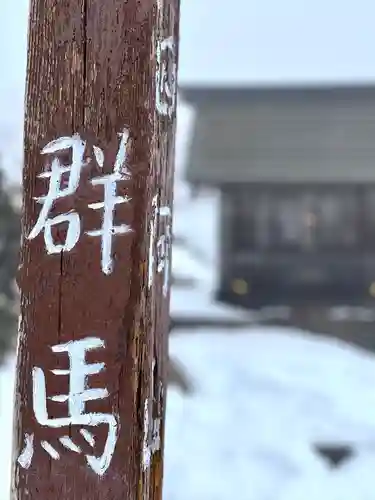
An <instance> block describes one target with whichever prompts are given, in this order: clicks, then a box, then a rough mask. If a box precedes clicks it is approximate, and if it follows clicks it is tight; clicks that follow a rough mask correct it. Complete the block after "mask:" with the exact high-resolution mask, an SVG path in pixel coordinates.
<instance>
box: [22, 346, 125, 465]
mask: <svg viewBox="0 0 375 500" xmlns="http://www.w3.org/2000/svg"><path fill="white" fill-rule="evenodd" d="M104 346H105V344H104V341H103V340H101V339H100V338H96V337H89V338H85V339H82V340H75V341H71V342H68V343H66V344H59V345H55V346H53V347H52V348H51V349H52V351H53V352H54V353H67V354H68V356H69V361H70V367H69V369H68V370H57V369H56V370H52V373H53V374H54V375H57V376H61V375H68V376H69V393H68V394H62V395H60V394H58V395H54V396H51V397H47V394H46V380H45V374H44V371H43V370H42V369H41V368H39V367H34V369H33V372H32V376H33V409H34V414H35V418H36V421H37V422H38V424H39V425H41V426H43V427H49V428H61V427H68V426H80V427H82V426H86V427H87V426H91V427H92V426H98V425H101V424H106V425H108V436H107V440H106V443H105V446H104V451H103V454H102V455H101V456H100V457H96V456H94V455H86V457H85V458H86V461H87V463H88V464H89V466H90V467H91V468H92V470H93V471H94V472H96V473H97V474H98V475H103V474H104V473H105V472H106V470H107V469H108V467H109V465H110V463H111V460H112V456H113V453H114V451H115V447H116V443H117V438H118V431H119V422H118V418H117V417H116V416H115V415H113V414H109V413H87V412H86V411H85V403H86V401H93V400H100V399H104V398H106V397H108V391H107V389H105V388H93V389H88V388H87V377H88V376H89V375H94V374H97V373H100V372H101V371H102V370H103V369H104V368H105V365H104V363H92V364H88V363H87V362H86V353H87V352H88V351H90V350H93V349H98V348H103V347H104ZM48 399H50V400H51V401H56V402H60V403H63V402H67V403H68V416H67V417H62V418H50V417H49V415H48V411H47V400H48ZM80 433H81V435H82V436H83V437H84V439H85V440H86V441H87V442H88V443H89V444H90V445H91V446H92V447H93V446H94V445H95V438H94V435H93V434H92V433H91V432H89V431H88V430H87V429H84V428H81V429H80ZM59 441H60V444H61V445H62V446H63V447H64V448H66V449H68V450H70V451H72V452H75V453H82V451H81V448H80V447H79V446H78V445H77V444H76V443H74V442H73V440H72V439H71V438H70V437H69V436H68V435H64V436H62V437H61V438H60V439H59ZM40 444H41V447H42V448H43V449H44V450H45V451H46V452H47V453H48V454H49V455H50V456H51V457H52V459H54V460H59V459H60V453H59V452H58V450H56V448H55V447H53V446H52V445H51V444H50V443H49V442H48V441H41V443H40ZM33 453H34V435H33V434H31V435H30V434H26V435H25V447H24V449H23V451H22V453H21V455H20V456H19V458H18V463H19V464H20V465H21V466H22V467H24V468H29V467H30V465H31V462H32V458H33Z"/></svg>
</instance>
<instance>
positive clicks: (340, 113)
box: [180, 85, 375, 307]
mask: <svg viewBox="0 0 375 500" xmlns="http://www.w3.org/2000/svg"><path fill="white" fill-rule="evenodd" d="M180 91H181V96H182V98H183V99H184V100H185V101H186V102H187V103H189V104H190V105H192V106H193V107H194V108H195V110H196V119H195V124H194V126H193V133H192V141H191V146H190V151H189V153H188V159H187V166H186V176H187V180H188V181H189V183H190V184H191V185H192V186H194V187H199V186H211V187H212V186H214V187H216V188H217V189H219V190H220V192H221V215H220V228H221V237H220V269H219V273H220V278H219V285H218V290H217V295H218V298H219V299H220V300H222V301H224V302H228V303H232V304H240V305H243V306H246V307H257V306H262V305H274V304H278V305H279V304H289V305H291V304H301V303H306V302H308V303H312V302H317V303H324V304H326V303H328V304H335V303H339V304H350V303H361V304H362V303H364V302H366V303H367V302H368V301H370V302H371V301H372V300H374V299H373V298H374V297H375V85H374V86H371V85H367V86H360V85H355V86H349V85H347V86H334V85H321V86H319V85H311V86H308V85H305V86H302V85H300V86H295V87H286V86H281V87H277V86H273V87H257V88H255V87H249V88H236V87H232V88H230V87H228V88H224V87H222V88H208V87H183V88H181V89H180Z"/></svg>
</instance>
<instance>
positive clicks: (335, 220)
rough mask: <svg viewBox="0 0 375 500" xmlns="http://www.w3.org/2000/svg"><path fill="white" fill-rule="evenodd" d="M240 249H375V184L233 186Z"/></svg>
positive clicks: (235, 240) (235, 242) (236, 243)
mask: <svg viewBox="0 0 375 500" xmlns="http://www.w3.org/2000/svg"><path fill="white" fill-rule="evenodd" d="M232 207H233V209H232V228H231V234H232V242H233V247H234V250H235V251H237V252H238V251H239V252H243V251H245V252H246V251H249V250H269V251H272V250H285V251H319V250H338V249H339V250H348V251H349V250H361V249H362V250H366V249H372V250H373V249H375V187H365V186H363V187H357V186H345V187H337V186H332V187H330V186H324V187H316V186H315V187H289V186H288V187H287V186H284V187H281V186H279V187H264V186H263V187H257V188H254V187H252V188H242V187H241V188H235V189H233V190H232Z"/></svg>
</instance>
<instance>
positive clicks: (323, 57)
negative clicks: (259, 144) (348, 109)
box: [179, 0, 375, 85]
mask: <svg viewBox="0 0 375 500" xmlns="http://www.w3.org/2000/svg"><path fill="white" fill-rule="evenodd" d="M374 17H375V3H374V2H373V1H372V0H356V1H354V0H347V1H345V2H342V1H340V0H331V1H329V2H327V1H326V0H305V1H304V2H301V1H300V0H284V1H283V2H277V1H275V0H263V1H261V2H260V1H259V0H257V1H256V0H237V2H234V3H228V2H227V1H225V0H205V1H192V0H182V6H181V44H180V69H179V79H180V83H181V84H182V85H185V84H193V83H196V84H233V83H243V84H250V83H258V84H260V85H264V84H267V83H270V82H271V83H276V84H277V85H279V84H282V83H283V82H288V83H290V84H292V83H302V84H305V83H306V82H310V83H319V84H320V83H322V82H341V81H344V82H349V83H355V82H375V58H374V57H373V50H372V49H373V46H374V42H375V32H374V29H373V19H374Z"/></svg>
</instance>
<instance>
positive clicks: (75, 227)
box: [28, 134, 86, 254]
mask: <svg viewBox="0 0 375 500" xmlns="http://www.w3.org/2000/svg"><path fill="white" fill-rule="evenodd" d="M85 147H86V143H85V141H83V140H82V139H81V137H80V136H79V135H78V134H76V135H73V136H72V137H60V138H59V139H56V140H55V141H52V142H50V143H48V144H47V145H46V146H45V147H44V148H43V149H42V151H41V154H42V155H46V154H54V153H61V152H62V151H64V150H68V149H71V150H72V162H71V164H70V165H68V166H64V165H63V164H62V163H61V161H60V159H59V158H58V157H57V158H54V159H53V161H52V164H51V171H50V172H43V173H41V174H40V175H39V176H38V177H39V178H41V179H43V178H49V179H50V181H49V189H48V193H47V195H46V196H41V197H38V198H35V200H36V201H37V202H38V203H41V204H42V205H43V206H42V209H41V211H40V213H39V217H38V220H37V222H36V224H35V226H34V227H33V229H32V231H31V232H30V234H29V235H28V239H29V240H32V239H34V238H36V237H37V236H38V235H39V234H40V233H41V232H42V231H44V241H45V245H46V249H47V252H48V253H49V254H55V253H60V252H61V251H70V250H72V248H74V246H75V245H76V244H77V242H78V240H79V236H80V231H81V223H80V218H79V215H78V214H77V213H76V212H73V211H70V212H67V213H63V214H61V215H58V216H56V217H53V218H50V217H49V214H50V211H51V209H52V206H53V204H54V202H55V201H56V200H58V199H60V198H65V197H66V196H70V195H72V194H74V193H75V192H76V190H77V188H78V185H79V181H80V176H81V171H82V168H83V167H84V166H85V162H84V153H85ZM65 173H69V181H68V185H67V186H66V187H64V188H62V187H61V181H62V178H63V175H64V174H65ZM63 222H67V223H68V230H67V234H66V239H65V243H63V244H57V243H55V242H54V241H53V238H52V227H53V226H56V225H57V224H61V223H63Z"/></svg>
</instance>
